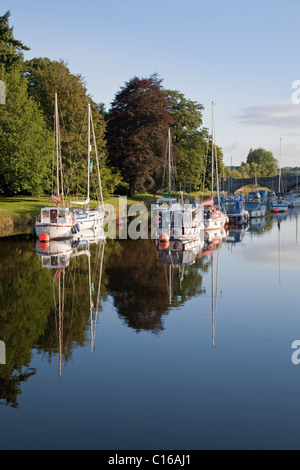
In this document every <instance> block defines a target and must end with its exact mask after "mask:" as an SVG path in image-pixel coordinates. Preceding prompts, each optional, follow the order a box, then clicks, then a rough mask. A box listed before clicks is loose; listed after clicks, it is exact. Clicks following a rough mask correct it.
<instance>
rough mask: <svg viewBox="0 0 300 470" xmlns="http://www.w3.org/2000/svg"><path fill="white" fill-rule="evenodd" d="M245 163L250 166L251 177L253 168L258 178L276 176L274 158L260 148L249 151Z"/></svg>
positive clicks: (276, 164) (276, 166)
mask: <svg viewBox="0 0 300 470" xmlns="http://www.w3.org/2000/svg"><path fill="white" fill-rule="evenodd" d="M246 163H248V164H249V165H251V164H252V171H251V173H252V174H251V176H253V168H255V167H256V170H257V174H259V176H270V177H271V176H275V175H276V174H277V168H278V163H277V160H276V158H274V156H273V154H272V152H269V151H268V150H265V149H263V148H261V147H259V148H258V149H255V150H253V149H250V151H249V153H248V157H247V162H246ZM254 164H255V165H254Z"/></svg>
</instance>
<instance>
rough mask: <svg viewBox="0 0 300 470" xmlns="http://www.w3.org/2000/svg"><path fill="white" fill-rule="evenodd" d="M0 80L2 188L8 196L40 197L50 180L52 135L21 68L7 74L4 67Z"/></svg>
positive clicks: (0, 172) (0, 177)
mask: <svg viewBox="0 0 300 470" xmlns="http://www.w3.org/2000/svg"><path fill="white" fill-rule="evenodd" d="M0 80H2V81H3V82H4V83H5V86H6V104H4V105H0V187H1V188H2V190H4V192H5V193H6V194H17V193H20V192H27V193H30V194H41V193H42V192H43V191H44V190H48V189H49V183H50V180H51V162H52V134H51V133H50V132H49V130H48V129H47V126H46V123H45V120H44V116H43V113H42V111H41V110H40V109H39V107H38V105H37V103H36V102H35V101H34V100H33V99H32V98H30V97H29V96H28V92H27V81H26V79H25V78H22V77H21V73H20V69H19V68H18V67H14V68H12V69H11V70H10V71H9V72H6V71H5V69H4V66H3V65H2V66H1V67H0Z"/></svg>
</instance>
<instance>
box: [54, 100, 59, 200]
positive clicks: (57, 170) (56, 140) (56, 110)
mask: <svg viewBox="0 0 300 470" xmlns="http://www.w3.org/2000/svg"><path fill="white" fill-rule="evenodd" d="M54 118H55V121H54V122H55V143H56V194H57V196H59V195H60V190H59V188H60V184H59V138H58V106H57V93H56V92H55V107H54Z"/></svg>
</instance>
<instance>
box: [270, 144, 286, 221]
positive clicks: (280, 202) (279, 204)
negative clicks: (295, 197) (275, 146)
mask: <svg viewBox="0 0 300 470" xmlns="http://www.w3.org/2000/svg"><path fill="white" fill-rule="evenodd" d="M269 207H270V210H271V211H272V212H275V213H277V212H286V211H287V210H288V204H287V202H286V201H285V200H284V199H283V198H282V197H281V137H280V159H279V185H278V194H277V198H276V199H275V200H271V201H270V202H269Z"/></svg>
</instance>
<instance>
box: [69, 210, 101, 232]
mask: <svg viewBox="0 0 300 470" xmlns="http://www.w3.org/2000/svg"><path fill="white" fill-rule="evenodd" d="M72 212H73V214H74V216H75V217H76V222H77V223H78V224H79V227H80V231H85V230H98V229H101V228H103V226H104V217H105V214H104V211H102V210H86V211H85V210H83V211H72Z"/></svg>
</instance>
